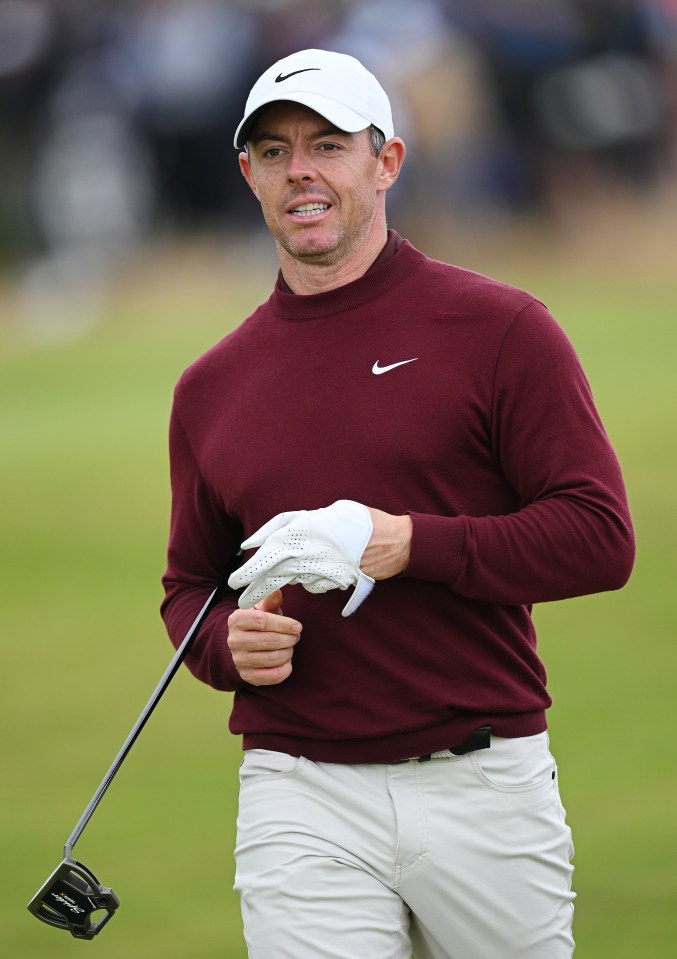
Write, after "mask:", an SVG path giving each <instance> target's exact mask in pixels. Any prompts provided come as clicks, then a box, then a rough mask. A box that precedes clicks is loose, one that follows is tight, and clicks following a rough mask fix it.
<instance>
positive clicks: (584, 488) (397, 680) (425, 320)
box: [162, 236, 634, 762]
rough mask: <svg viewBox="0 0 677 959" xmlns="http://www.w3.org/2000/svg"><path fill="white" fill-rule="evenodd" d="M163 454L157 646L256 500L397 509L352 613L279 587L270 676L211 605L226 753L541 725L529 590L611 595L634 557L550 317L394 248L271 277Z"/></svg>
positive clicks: (185, 379)
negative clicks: (322, 286)
mask: <svg viewBox="0 0 677 959" xmlns="http://www.w3.org/2000/svg"><path fill="white" fill-rule="evenodd" d="M392 239H393V238H392V236H391V242H392ZM404 360H411V361H412V362H408V363H406V364H403V365H400V366H394V367H393V368H392V369H390V370H389V371H387V372H384V373H380V374H375V373H374V372H373V369H372V368H373V367H374V364H375V363H376V362H377V361H378V363H379V365H380V367H384V366H385V367H387V366H390V365H391V364H396V363H400V362H401V361H404ZM170 458H171V477H172V495H173V499H172V518H171V534H170V542H169V552H168V568H167V571H166V573H165V576H164V585H165V589H166V598H165V601H164V603H163V607H162V613H163V616H164V619H165V622H166V624H167V628H168V631H169V634H170V636H171V638H172V641H173V642H174V644H175V645H176V644H178V643H179V642H180V640H181V639H182V638H183V635H184V634H185V632H186V631H187V629H188V627H189V625H190V623H191V622H192V620H193V618H194V617H195V615H196V613H197V612H198V610H199V608H200V607H201V605H202V603H203V602H204V600H205V598H206V596H207V594H208V593H209V591H210V590H211V588H212V587H213V585H214V582H215V581H216V580H217V578H218V577H219V574H220V572H221V570H222V569H223V568H224V566H225V565H226V563H227V562H228V561H229V560H230V559H231V558H232V557H233V555H234V553H235V552H236V550H237V549H238V547H239V544H240V542H241V540H242V538H243V537H245V536H249V535H250V534H251V533H252V532H253V531H254V530H256V529H257V528H258V527H259V526H261V525H262V524H263V523H264V522H266V520H268V519H270V517H271V516H273V515H275V514H276V513H279V512H281V511H283V510H293V509H315V508H318V507H321V506H327V505H329V504H330V503H332V502H334V501H335V500H337V499H353V500H357V501H358V502H361V503H364V504H366V505H368V506H374V507H377V508H378V509H381V510H386V511H387V512H390V513H396V514H402V513H406V512H408V513H410V515H411V517H412V521H413V541H412V549H411V559H410V562H409V565H408V567H407V569H406V570H405V572H404V573H402V574H401V575H400V576H397V577H394V578H392V579H389V580H384V581H381V582H378V583H377V584H376V586H375V588H374V590H373V592H372V593H371V595H370V596H369V598H368V599H367V600H366V601H365V602H364V603H363V605H362V606H361V607H360V608H359V609H358V610H357V612H356V613H355V614H354V615H353V616H351V617H349V618H347V619H344V618H342V617H341V615H340V613H341V609H342V607H343V605H344V604H345V601H346V596H345V593H343V592H341V591H338V590H334V591H332V592H329V593H325V594H323V595H319V596H318V595H312V594H310V593H308V592H307V591H305V590H304V589H303V588H302V587H301V586H292V587H287V588H286V589H285V590H284V612H285V613H286V614H287V615H289V616H293V617H296V618H297V619H299V620H300V621H301V622H302V623H303V626H304V629H303V633H302V638H301V641H300V643H299V644H298V646H297V647H296V650H295V652H294V659H293V666H294V669H293V672H292V675H291V676H290V678H289V679H287V680H286V681H285V682H283V683H281V684H279V685H276V686H262V687H254V686H250V685H248V684H246V683H243V682H242V680H241V679H240V678H239V676H238V674H237V672H236V670H235V668H234V666H233V662H232V659H231V656H230V653H229V650H228V646H227V618H228V615H229V614H230V612H231V611H232V610H233V609H234V608H235V606H236V598H235V597H234V596H229V597H227V598H226V599H225V600H224V601H223V602H222V603H221V604H220V606H219V607H217V609H216V610H215V611H214V612H213V613H212V615H211V618H210V619H209V620H208V622H207V624H206V625H205V627H204V628H203V631H202V633H201V635H200V637H199V638H198V640H197V642H196V646H195V648H194V649H193V651H192V652H191V654H190V656H189V658H188V660H187V663H188V666H189V667H190V669H191V670H192V672H193V673H194V674H195V675H196V676H197V677H198V678H199V679H201V680H203V681H204V682H206V683H209V684H210V685H211V686H214V687H215V688H217V689H223V690H235V696H234V701H233V709H232V715H231V720H230V728H231V730H232V731H233V732H234V733H237V734H240V733H241V734H243V744H244V747H245V748H254V747H259V748H268V749H278V750H282V751H285V752H288V753H291V754H294V755H304V756H307V757H308V758H310V759H314V760H317V761H328V762H332V761H335V762H372V761H385V760H393V759H399V758H402V757H406V756H411V755H416V754H420V753H427V752H432V751H436V750H439V749H443V748H446V747H448V746H451V745H454V744H455V743H458V742H460V741H462V740H463V739H464V738H465V737H466V736H467V735H468V734H469V733H470V732H471V731H472V730H473V729H475V728H476V727H477V726H480V725H485V724H490V725H491V726H492V727H493V730H494V732H495V733H496V734H497V735H501V736H522V735H531V734H534V733H537V732H540V731H542V730H543V729H544V728H545V726H546V722H545V709H546V708H547V707H548V706H549V705H550V698H549V696H548V693H547V691H546V677H545V670H544V668H543V665H542V663H541V661H540V659H539V657H538V655H537V651H536V636H535V631H534V626H533V622H532V619H531V604H533V603H538V602H544V601H547V600H559V599H564V598H566V597H570V596H577V595H582V594H585V593H594V592H598V591H601V590H609V589H616V588H619V587H621V586H622V585H623V584H624V583H625V582H626V581H627V579H628V576H629V575H630V570H631V568H632V562H633V558H634V541H633V533H632V526H631V522H630V517H629V513H628V506H627V501H626V497H625V492H624V488H623V482H622V478H621V473H620V469H619V466H618V463H617V460H616V457H615V455H614V453H613V450H612V448H611V446H610V444H609V440H608V438H607V436H606V434H605V431H604V428H603V426H602V423H601V422H600V419H599V416H598V414H597V411H596V409H595V406H594V403H593V399H592V396H591V393H590V389H589V386H588V383H587V381H586V379H585V376H584V374H583V372H582V370H581V367H580V364H579V362H578V359H577V357H576V354H575V352H574V350H573V348H572V346H571V344H570V343H569V341H568V339H567V338H566V336H565V335H564V333H563V332H562V330H561V328H560V327H559V326H558V325H557V324H556V323H555V321H554V320H553V318H552V317H551V316H550V314H549V313H548V312H547V310H546V309H545V307H544V306H543V305H542V304H541V303H539V302H538V301H537V300H535V299H534V298H533V297H532V296H530V295H529V294H527V293H525V292H523V291H521V290H517V289H514V288H512V287H509V286H506V285H504V284H501V283H498V282H495V281H493V280H490V279H487V278H486V277H483V276H480V275H478V274H475V273H472V272H469V271H467V270H463V269H459V268H457V267H453V266H449V265H447V264H444V263H439V262H436V261H434V260H431V259H429V258H427V257H426V256H424V255H423V254H422V253H420V252H419V251H417V250H416V249H414V247H413V246H411V245H410V244H409V243H408V242H404V244H400V246H399V248H397V252H395V254H394V255H393V256H391V257H390V258H386V259H385V262H383V258H380V260H379V261H377V263H376V265H375V266H374V267H373V268H372V269H371V270H369V271H368V272H367V273H366V274H365V275H364V276H363V277H361V278H360V279H358V280H356V281H355V282H353V283H350V284H348V285H347V286H344V287H342V288H340V289H337V290H332V291H330V292H327V293H320V294H317V295H312V296H296V295H294V294H293V293H291V292H288V291H286V290H285V288H284V284H283V283H281V282H280V281H278V284H277V286H276V288H275V290H274V292H273V294H272V296H271V297H270V299H269V300H268V301H267V302H266V303H264V304H263V305H262V306H260V307H259V308H258V309H257V310H256V311H255V312H254V313H253V314H252V315H251V316H250V317H248V318H247V319H246V320H245V321H244V322H243V323H242V325H241V326H240V327H238V328H237V329H236V330H235V331H234V332H233V333H231V334H230V335H229V336H227V337H226V338H225V339H224V340H222V341H221V342H220V343H218V344H217V345H216V346H214V347H213V348H212V349H211V350H209V351H208V352H207V353H206V354H205V355H204V356H202V357H201V358H200V359H198V360H197V361H196V362H195V363H193V364H192V366H190V367H189V368H188V370H186V372H185V373H184V374H183V376H182V377H181V379H180V381H179V383H178V385H177V388H176V393H175V399H174V408H173V412H172V419H171V427H170Z"/></svg>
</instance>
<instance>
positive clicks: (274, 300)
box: [269, 230, 423, 320]
mask: <svg viewBox="0 0 677 959" xmlns="http://www.w3.org/2000/svg"><path fill="white" fill-rule="evenodd" d="M422 259H423V254H422V253H420V252H419V251H418V250H417V249H416V248H415V247H413V246H412V244H411V243H410V242H409V241H408V240H404V239H402V237H401V236H400V235H399V234H398V233H397V232H396V231H395V230H388V240H387V242H386V244H385V246H384V247H383V249H382V250H381V252H380V254H379V255H378V256H377V258H376V259H375V260H374V262H373V263H372V264H371V266H370V267H369V269H368V270H367V271H366V273H364V274H363V275H362V276H361V277H358V279H357V280H353V281H352V282H351V283H346V284H345V285H344V286H339V287H337V288H336V289H334V290H327V291H325V292H323V293H310V294H297V293H293V292H292V291H291V290H290V288H289V286H288V285H287V283H286V282H285V280H284V277H283V276H282V271H280V272H279V273H278V278H277V282H276V284H275V289H274V290H273V293H272V295H271V297H270V301H269V302H270V305H271V307H272V308H273V310H274V311H275V313H277V314H278V316H281V317H283V318H284V319H289V320H305V319H317V318H320V317H323V316H331V315H332V314H334V313H340V312H342V311H344V310H349V309H352V308H353V307H355V306H359V305H360V304H361V303H364V302H366V301H368V300H371V299H373V298H374V297H376V296H379V295H380V294H381V293H384V292H385V291H386V290H388V289H389V288H390V287H392V286H393V284H394V283H398V282H399V281H400V280H401V279H403V278H404V277H405V276H407V275H408V274H409V273H410V272H411V270H413V269H414V268H415V267H416V266H417V265H418V264H419V263H420V262H421V260H422Z"/></svg>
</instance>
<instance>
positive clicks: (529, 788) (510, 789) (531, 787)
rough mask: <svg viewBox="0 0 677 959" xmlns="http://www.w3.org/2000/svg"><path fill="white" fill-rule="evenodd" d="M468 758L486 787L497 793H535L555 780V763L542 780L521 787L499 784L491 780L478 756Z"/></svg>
mask: <svg viewBox="0 0 677 959" xmlns="http://www.w3.org/2000/svg"><path fill="white" fill-rule="evenodd" d="M468 758H469V759H470V762H471V764H472V767H473V769H474V771H475V774H476V775H477V777H478V778H479V779H480V781H481V782H482V783H484V785H485V786H489V788H490V789H494V790H495V791H496V792H502V793H526V792H535V791H536V790H537V789H540V788H542V787H543V786H544V785H547V784H548V783H552V782H553V781H554V780H553V775H552V773H553V771H554V769H555V764H554V762H553V764H552V768H551V769H550V770H549V771H548V773H547V775H545V776H543V778H542V779H537V780H535V781H534V782H528V783H520V784H519V785H507V784H506V783H497V782H494V780H493V779H490V778H489V777H488V776H487V774H486V773H485V771H484V770H483V769H482V765H481V763H480V761H479V759H478V758H477V755H476V754H475V753H474V752H473V753H469V754H468Z"/></svg>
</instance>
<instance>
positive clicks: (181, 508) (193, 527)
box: [161, 400, 242, 690]
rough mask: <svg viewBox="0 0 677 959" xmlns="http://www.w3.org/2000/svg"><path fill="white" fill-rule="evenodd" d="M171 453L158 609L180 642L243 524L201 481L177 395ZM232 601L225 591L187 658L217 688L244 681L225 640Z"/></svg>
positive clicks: (175, 641)
mask: <svg viewBox="0 0 677 959" xmlns="http://www.w3.org/2000/svg"><path fill="white" fill-rule="evenodd" d="M169 455H170V476H171V485H172V512H171V525H170V537H169V548H168V565H167V570H166V572H165V575H164V577H163V584H164V587H165V599H164V601H163V603H162V606H161V613H162V617H163V619H164V621H165V625H166V627H167V631H168V633H169V636H170V638H171V640H172V643H173V644H174V646H178V645H179V643H180V642H181V640H182V639H183V637H184V636H185V634H186V632H187V631H188V629H189V628H190V626H191V624H192V622H193V620H194V618H195V616H196V615H197V613H198V612H199V610H200V608H201V607H202V605H203V603H204V602H205V600H206V599H207V596H208V595H209V593H210V592H211V590H212V589H213V588H214V585H215V584H216V582H217V581H218V580H219V578H220V577H221V575H222V573H223V571H224V569H225V568H226V566H227V564H228V563H229V562H232V560H233V557H234V556H235V554H236V553H237V550H238V549H239V543H240V540H241V535H240V533H241V530H240V528H239V527H238V526H237V524H234V523H229V522H228V520H227V516H226V515H225V513H224V511H223V509H221V508H220V506H219V503H218V502H217V500H216V497H215V494H214V493H213V491H212V490H210V488H209V486H208V485H207V484H206V482H205V481H204V479H203V476H202V473H201V471H200V468H199V466H198V463H197V461H196V458H195V455H194V451H193V449H192V447H191V445H190V442H189V440H188V437H187V435H186V432H185V429H184V427H183V425H182V423H181V420H180V416H179V413H178V410H177V401H176V400H175V405H174V409H173V411H172V416H171V421H170V430H169ZM236 607H237V602H236V601H235V599H234V597H233V596H230V597H229V596H226V597H225V598H224V599H223V600H222V601H221V602H220V603H219V604H218V606H217V607H216V608H215V609H214V610H213V611H212V613H211V614H210V616H209V617H208V619H207V620H206V621H205V623H204V625H203V627H202V629H201V631H200V633H199V634H198V637H197V639H196V642H195V645H194V646H193V649H192V650H191V652H190V653H189V655H188V657H187V659H186V665H187V666H188V668H189V669H190V671H191V672H192V673H193V675H195V676H196V677H197V678H198V679H200V680H202V681H203V682H205V683H208V684H209V685H210V686H213V687H215V688H216V689H222V690H234V689H237V688H238V687H239V686H241V685H242V681H241V680H240V678H239V675H238V673H237V671H236V669H235V667H234V665H233V663H232V659H231V656H230V650H229V649H228V644H227V636H228V624H227V621H228V617H229V615H230V614H231V612H232V611H233V610H234V609H235V608H236Z"/></svg>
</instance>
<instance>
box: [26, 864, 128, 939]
mask: <svg viewBox="0 0 677 959" xmlns="http://www.w3.org/2000/svg"><path fill="white" fill-rule="evenodd" d="M119 905H120V900H119V899H118V897H117V896H116V895H115V893H114V892H113V890H112V889H109V888H108V887H107V886H102V885H101V884H100V883H99V881H98V879H97V878H96V877H95V876H94V875H93V874H92V873H91V872H90V871H89V869H87V868H86V867H85V866H83V865H82V863H80V862H76V861H75V860H74V859H70V858H68V857H66V858H65V859H64V860H63V861H62V862H61V864H60V865H59V866H57V868H56V869H55V870H54V872H53V873H52V875H51V876H50V877H49V879H48V880H47V882H46V883H45V884H44V886H42V887H41V888H40V889H39V890H38V892H36V894H35V895H34V896H33V898H32V899H31V901H30V903H29V904H28V909H29V911H30V912H32V913H33V915H34V916H37V918H38V919H41V920H42V921H43V922H46V923H47V924H48V925H50V926H57V927H58V928H59V929H67V930H68V931H69V932H70V934H71V935H72V936H74V937H75V938H76V939H93V938H94V936H95V935H96V934H97V933H98V932H100V931H101V929H103V927H104V926H105V925H106V923H107V922H108V920H109V919H110V918H111V916H112V915H113V913H114V912H115V910H116V909H117V907H118V906H119Z"/></svg>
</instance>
